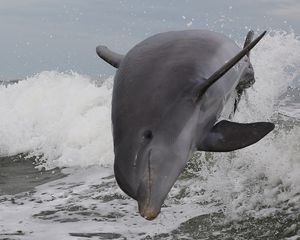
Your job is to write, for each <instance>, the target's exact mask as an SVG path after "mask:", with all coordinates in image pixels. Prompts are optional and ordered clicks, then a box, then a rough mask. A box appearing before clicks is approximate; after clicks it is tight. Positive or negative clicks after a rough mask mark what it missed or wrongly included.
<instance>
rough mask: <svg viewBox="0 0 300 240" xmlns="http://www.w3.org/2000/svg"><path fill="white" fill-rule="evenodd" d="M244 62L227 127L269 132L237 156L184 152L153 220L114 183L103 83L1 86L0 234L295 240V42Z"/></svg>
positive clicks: (75, 79)
mask: <svg viewBox="0 0 300 240" xmlns="http://www.w3.org/2000/svg"><path fill="white" fill-rule="evenodd" d="M240 45H242V44H240ZM251 61H252V63H253V66H254V69H255V74H256V82H255V84H254V86H253V87H252V88H251V89H249V90H247V92H246V94H245V95H244V96H243V97H242V100H241V102H240V104H239V106H238V110H237V113H236V114H235V116H234V119H233V120H234V121H238V122H253V121H271V122H274V123H275V125H276V128H275V130H274V131H273V132H271V133H270V134H269V135H267V136H266V137H265V138H263V139H262V140H261V141H259V142H258V143H256V144H254V145H252V146H250V147H247V148H245V149H242V150H239V151H234V152H230V153H204V152H197V153H195V155H194V156H193V157H192V159H191V160H190V161H189V163H188V164H187V167H186V169H185V170H184V172H183V173H182V175H181V176H180V178H179V180H178V181H177V182H176V183H175V185H174V187H173V188H172V190H171V192H170V194H169V196H168V198H167V199H166V201H165V203H164V205H163V208H162V212H161V214H160V215H159V216H158V218H157V219H155V220H154V221H146V220H144V219H143V218H142V217H140V215H139V214H138V209H137V204H136V202H135V201H134V200H132V199H130V198H129V197H127V196H126V195H125V194H124V193H123V192H122V191H121V190H120V189H119V187H118V186H117V184H116V182H115V179H114V176H113V167H112V165H113V158H114V155H113V145H112V136H111V121H110V108H111V93H112V86H113V77H110V78H108V79H106V80H105V81H96V80H94V79H92V78H91V77H89V76H83V75H80V74H77V73H75V72H57V71H46V72H41V73H39V74H36V75H34V76H32V77H28V78H26V79H23V80H20V81H16V82H13V83H10V84H9V83H7V82H6V83H5V84H4V83H2V85H0V116H1V121H0V156H1V158H0V194H1V196H0V238H1V239H51V240H52V239H162V238H164V239H290V240H292V239H298V238H299V237H300V112H299V111H300V90H299V87H300V80H299V79H300V39H299V37H297V36H296V35H295V34H294V33H293V32H289V33H287V32H284V31H275V30H273V31H270V32H269V33H268V35H267V36H266V37H265V38H264V39H263V40H262V41H261V42H260V43H259V44H258V46H257V47H256V48H254V50H253V51H252V52H251Z"/></svg>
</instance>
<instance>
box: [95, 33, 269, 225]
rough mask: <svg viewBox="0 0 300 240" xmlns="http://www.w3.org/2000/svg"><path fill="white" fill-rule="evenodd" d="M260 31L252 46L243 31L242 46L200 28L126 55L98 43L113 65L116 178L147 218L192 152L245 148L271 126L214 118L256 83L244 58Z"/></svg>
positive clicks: (154, 213) (153, 214)
mask: <svg viewBox="0 0 300 240" xmlns="http://www.w3.org/2000/svg"><path fill="white" fill-rule="evenodd" d="M262 36H263V34H262V35H261V36H260V37H259V38H257V39H256V40H255V41H253V42H252V43H250V42H251V40H252V33H249V34H248V36H247V40H246V43H245V47H246V48H247V47H248V49H245V48H244V50H242V51H241V49H240V48H239V47H238V46H237V45H236V44H235V43H234V42H233V41H232V40H230V39H229V38H227V37H226V36H224V35H222V34H219V33H215V32H211V31H205V30H187V31H178V32H166V33H160V34H157V35H155V36H152V37H150V38H148V39H146V40H144V41H142V42H141V43H139V44H137V45H136V46H135V47H133V48H132V49H131V50H130V51H129V52H128V53H127V54H126V55H125V56H122V55H119V54H116V53H114V52H112V51H110V50H108V49H107V48H106V47H104V46H99V47H97V53H98V55H99V56H100V57H101V58H103V59H104V60H105V61H107V62H108V63H110V64H111V65H113V66H114V67H116V68H118V70H117V73H116V75H115V80H114V89H113V99H112V124H113V139H114V153H115V163H114V170H115V177H116V180H117V182H118V184H119V186H120V187H121V189H122V190H123V191H124V192H125V193H126V194H128V195H129V196H131V197H132V198H134V199H135V200H137V201H138V205H139V211H140V214H141V215H142V216H143V217H145V218H146V219H149V220H150V219H153V218H155V217H156V216H157V215H158V213H159V212H160V209H161V205H162V204H163V202H164V200H165V198H166V196H167V194H168V192H169V191H170V189H171V188H172V186H173V184H174V182H175V181H176V179H177V178H178V176H179V175H180V173H181V172H182V170H183V168H184V167H185V165H186V163H187V161H188V160H189V158H190V156H191V154H192V153H193V152H194V151H196V150H200V151H213V152H217V151H218V152H226V151H232V150H236V149H239V148H243V147H246V146H249V145H251V144H253V143H255V142H257V141H259V140H260V139H261V138H263V137H264V136H265V135H266V134H268V133H269V132H270V131H271V130H272V129H273V128H274V125H273V124H272V123H267V122H260V123H251V124H240V123H233V122H229V121H221V122H219V123H217V120H218V118H219V117H220V114H221V112H222V111H223V108H224V106H225V104H226V103H227V101H228V99H229V98H230V97H232V96H234V95H237V94H241V92H242V90H243V89H244V87H245V86H246V87H247V85H251V84H252V83H253V82H254V73H253V69H252V65H251V63H250V61H249V57H248V56H249V51H250V49H251V48H252V47H254V45H255V44H256V43H257V42H258V41H259V40H260V39H261V38H262ZM251 44H252V45H251ZM250 45H251V46H250ZM234 56H235V58H233V57H234ZM230 59H231V60H230ZM240 59H241V60H240ZM239 60H240V61H239ZM225 63H226V64H225ZM224 64H225V65H224Z"/></svg>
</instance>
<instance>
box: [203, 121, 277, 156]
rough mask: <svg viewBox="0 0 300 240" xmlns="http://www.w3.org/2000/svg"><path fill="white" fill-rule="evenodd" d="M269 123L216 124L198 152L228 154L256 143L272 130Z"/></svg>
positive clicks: (272, 127)
mask: <svg viewBox="0 0 300 240" xmlns="http://www.w3.org/2000/svg"><path fill="white" fill-rule="evenodd" d="M274 127H275V126H274V124H273V123H270V122H256V123H236V122H229V121H226V120H223V121H221V122H218V123H217V124H216V125H215V126H214V127H213V128H212V130H211V131H210V133H209V134H208V135H207V137H206V138H205V139H204V141H203V142H202V144H201V146H199V148H198V149H199V150H200V151H208V152H229V151H234V150H237V149H240V148H244V147H247V146H249V145H252V144H254V143H256V142H258V141H259V140H260V139H262V138H263V137H264V136H266V135H267V134H268V133H269V132H271V131H272V130H273V129H274Z"/></svg>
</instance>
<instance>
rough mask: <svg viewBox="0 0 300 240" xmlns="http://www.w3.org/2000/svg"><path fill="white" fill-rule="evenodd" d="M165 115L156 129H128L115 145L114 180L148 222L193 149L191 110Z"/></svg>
mask: <svg viewBox="0 0 300 240" xmlns="http://www.w3.org/2000/svg"><path fill="white" fill-rule="evenodd" d="M187 105H188V104H186V106H187ZM190 105H192V104H190ZM177 113H178V115H177ZM167 115H168V117H167V118H166V121H165V122H164V121H163V122H161V123H160V125H159V126H156V127H152V128H151V127H148V128H146V127H141V128H140V129H137V130H136V131H134V129H135V127H134V126H133V127H132V128H133V129H130V130H128V131H131V132H133V133H132V134H131V135H130V134H128V133H127V134H126V136H127V137H126V138H123V137H122V138H121V140H120V142H116V144H115V165H114V169H115V177H116V180H117V182H118V184H119V186H120V187H121V189H122V190H123V191H124V192H125V193H126V194H128V195H129V196H131V197H132V198H134V199H135V200H137V202H138V208H139V212H140V214H141V216H143V217H144V218H145V219H147V220H152V219H154V218H156V216H157V215H158V214H159V212H160V209H161V207H162V204H163V202H164V200H165V198H166V197H167V195H168V193H169V191H170V189H171V188H172V186H173V185H174V183H175V181H176V179H177V178H178V176H179V175H180V173H181V172H182V170H183V168H184V167H185V165H186V162H187V161H188V159H189V157H190V154H191V153H192V152H193V151H194V150H195V149H194V147H195V143H194V138H193V136H195V134H194V132H195V128H196V125H197V122H198V121H197V116H196V115H197V114H195V112H194V108H193V107H190V108H189V107H186V108H184V107H183V108H179V111H177V109H176V111H172V112H170V113H169V114H167ZM175 115H176V116H175ZM124 131H125V130H124ZM116 139H117V138H116Z"/></svg>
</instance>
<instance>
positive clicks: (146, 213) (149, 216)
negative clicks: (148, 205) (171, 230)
mask: <svg viewBox="0 0 300 240" xmlns="http://www.w3.org/2000/svg"><path fill="white" fill-rule="evenodd" d="M140 214H141V216H142V217H143V218H145V219H146V220H148V221H152V220H154V219H155V218H156V217H157V216H158V214H159V211H154V210H153V209H144V210H143V211H140Z"/></svg>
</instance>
